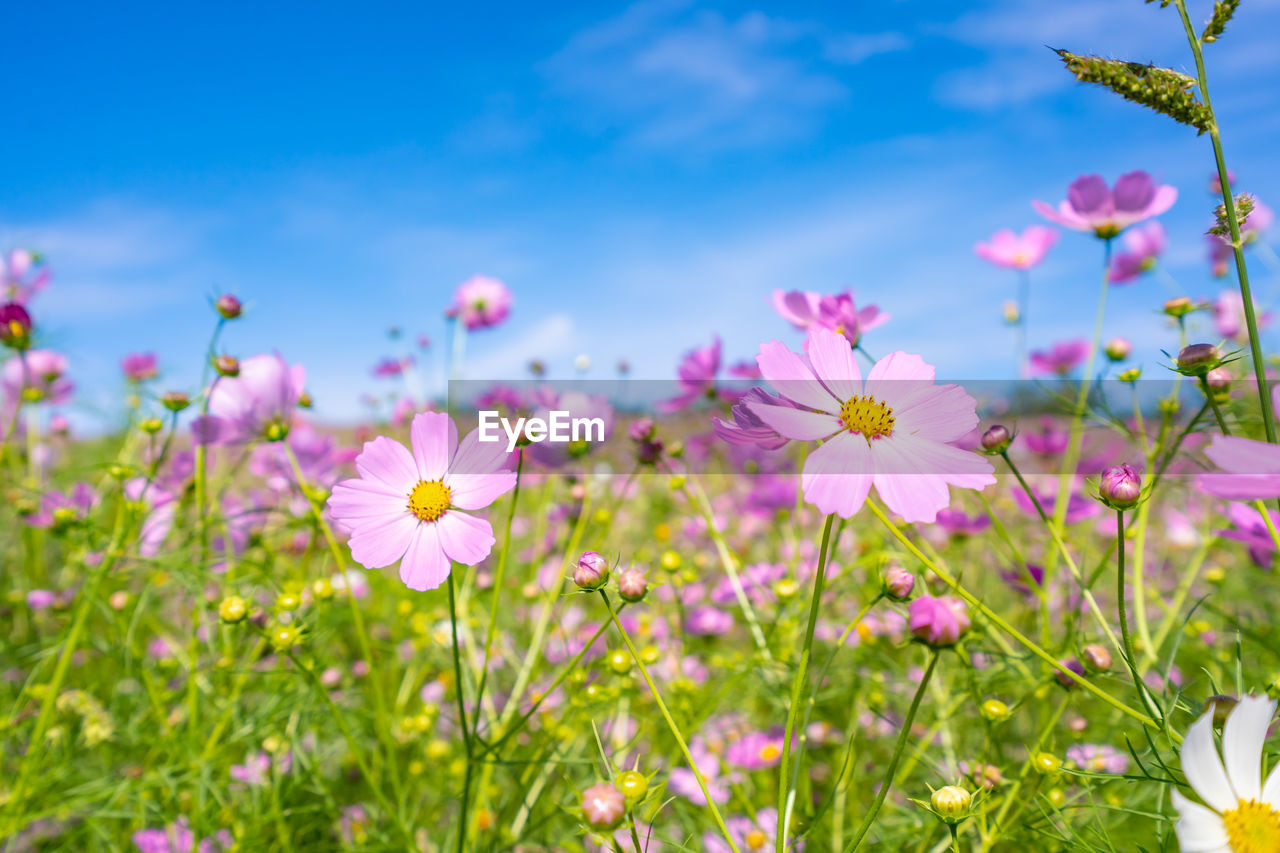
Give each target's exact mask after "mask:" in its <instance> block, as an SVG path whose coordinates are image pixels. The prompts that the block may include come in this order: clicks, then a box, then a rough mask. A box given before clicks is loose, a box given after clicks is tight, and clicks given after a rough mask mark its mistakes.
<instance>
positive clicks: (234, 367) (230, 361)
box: [213, 355, 240, 378]
mask: <svg viewBox="0 0 1280 853" xmlns="http://www.w3.org/2000/svg"><path fill="white" fill-rule="evenodd" d="M213 369H214V370H216V371H218V375H219V376H226V377H228V378H231V377H236V376H239V375H240V359H238V358H236V357H235V356H234V355H220V356H217V357H216V358H214V360H213Z"/></svg>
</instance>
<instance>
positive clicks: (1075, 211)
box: [1031, 170, 1178, 240]
mask: <svg viewBox="0 0 1280 853" xmlns="http://www.w3.org/2000/svg"><path fill="white" fill-rule="evenodd" d="M1177 200H1178V190H1177V189H1176V188H1174V187H1172V186H1170V185H1168V184H1163V185H1161V186H1156V182H1155V181H1154V180H1152V178H1151V176H1150V175H1149V174H1147V173H1146V172H1143V171H1141V170H1139V171H1136V172H1129V173H1128V174H1127V175H1121V176H1120V178H1119V179H1118V180H1117V181H1116V185H1115V187H1114V188H1112V187H1108V186H1107V182H1106V181H1104V180H1103V179H1102V176H1101V175H1084V176H1082V177H1079V178H1076V179H1075V180H1074V181H1072V182H1071V186H1070V187H1068V188H1067V197H1066V199H1065V200H1064V201H1061V202H1059V203H1058V206H1057V207H1056V208H1054V207H1050V206H1049V205H1047V204H1045V203H1044V202H1043V201H1033V202H1032V203H1031V206H1032V207H1034V208H1035V209H1036V211H1037V212H1038V213H1039V214H1040V215H1041V216H1043V217H1044V218H1045V219H1048V220H1050V221H1051V222H1056V223H1058V224H1059V225H1062V226H1064V227H1066V228H1070V229H1072V230H1073V231H1092V232H1093V233H1094V234H1095V235H1096V236H1098V237H1101V238H1103V239H1107V240H1109V239H1111V238H1112V237H1114V236H1116V235H1117V234H1119V233H1120V232H1121V231H1123V230H1124V229H1126V228H1128V227H1129V226H1130V225H1136V224H1137V223H1139V222H1141V221H1142V220H1144V219H1150V218H1151V217H1153V216H1159V215H1160V214H1162V213H1164V212H1165V211H1166V210H1168V209H1169V208H1171V207H1173V203H1174V202H1175V201H1177Z"/></svg>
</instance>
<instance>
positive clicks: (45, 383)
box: [0, 349, 75, 405]
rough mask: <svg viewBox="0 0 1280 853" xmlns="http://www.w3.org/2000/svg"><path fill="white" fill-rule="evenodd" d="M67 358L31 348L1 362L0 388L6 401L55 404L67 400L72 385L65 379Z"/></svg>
mask: <svg viewBox="0 0 1280 853" xmlns="http://www.w3.org/2000/svg"><path fill="white" fill-rule="evenodd" d="M66 372H67V357H66V356H65V355H63V354H62V353H58V352H54V351H53V350H47V349H33V350H30V351H28V352H26V353H24V354H23V355H22V356H15V357H13V358H11V359H9V360H8V361H6V362H5V363H4V368H3V370H0V388H3V389H4V392H5V395H6V396H7V397H8V398H9V399H10V400H23V401H25V402H29V403H52V404H54V405H57V404H59V403H65V402H67V400H69V399H71V392H72V391H73V390H74V389H75V385H74V384H73V383H72V382H71V380H70V379H67V378H66V375H65V374H66Z"/></svg>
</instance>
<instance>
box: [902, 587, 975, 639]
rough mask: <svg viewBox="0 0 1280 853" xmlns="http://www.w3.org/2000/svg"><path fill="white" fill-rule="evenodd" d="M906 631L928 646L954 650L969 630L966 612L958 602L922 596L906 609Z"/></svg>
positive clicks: (954, 599)
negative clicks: (908, 630)
mask: <svg viewBox="0 0 1280 853" xmlns="http://www.w3.org/2000/svg"><path fill="white" fill-rule="evenodd" d="M907 627H908V628H910V630H911V635H912V636H913V637H915V638H916V639H918V640H922V641H923V642H925V643H927V644H928V645H930V646H934V647H938V646H954V645H955V644H956V642H957V641H958V640H959V639H960V637H961V635H963V634H964V632H965V631H967V630H969V608H968V607H967V606H966V605H965V603H964V602H963V601H961V600H960V599H958V598H949V597H942V598H935V597H934V596H932V595H922V596H920V597H919V598H917V599H916V600H915V601H913V602H911V604H910V605H909V606H908V607H907Z"/></svg>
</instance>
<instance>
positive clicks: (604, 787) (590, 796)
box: [582, 782, 627, 829]
mask: <svg viewBox="0 0 1280 853" xmlns="http://www.w3.org/2000/svg"><path fill="white" fill-rule="evenodd" d="M626 812H627V798H626V796H624V795H623V793H622V792H621V791H619V790H618V789H617V788H616V787H614V786H613V785H610V784H609V783H608V782H601V783H599V784H598V785H592V786H591V787H590V788H588V789H586V790H585V791H583V792H582V817H583V818H584V819H585V820H586V822H587V825H588V826H591V827H592V828H594V829H613V828H614V827H615V826H617V825H618V824H619V823H621V822H622V816H623V815H624V814H626Z"/></svg>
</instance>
